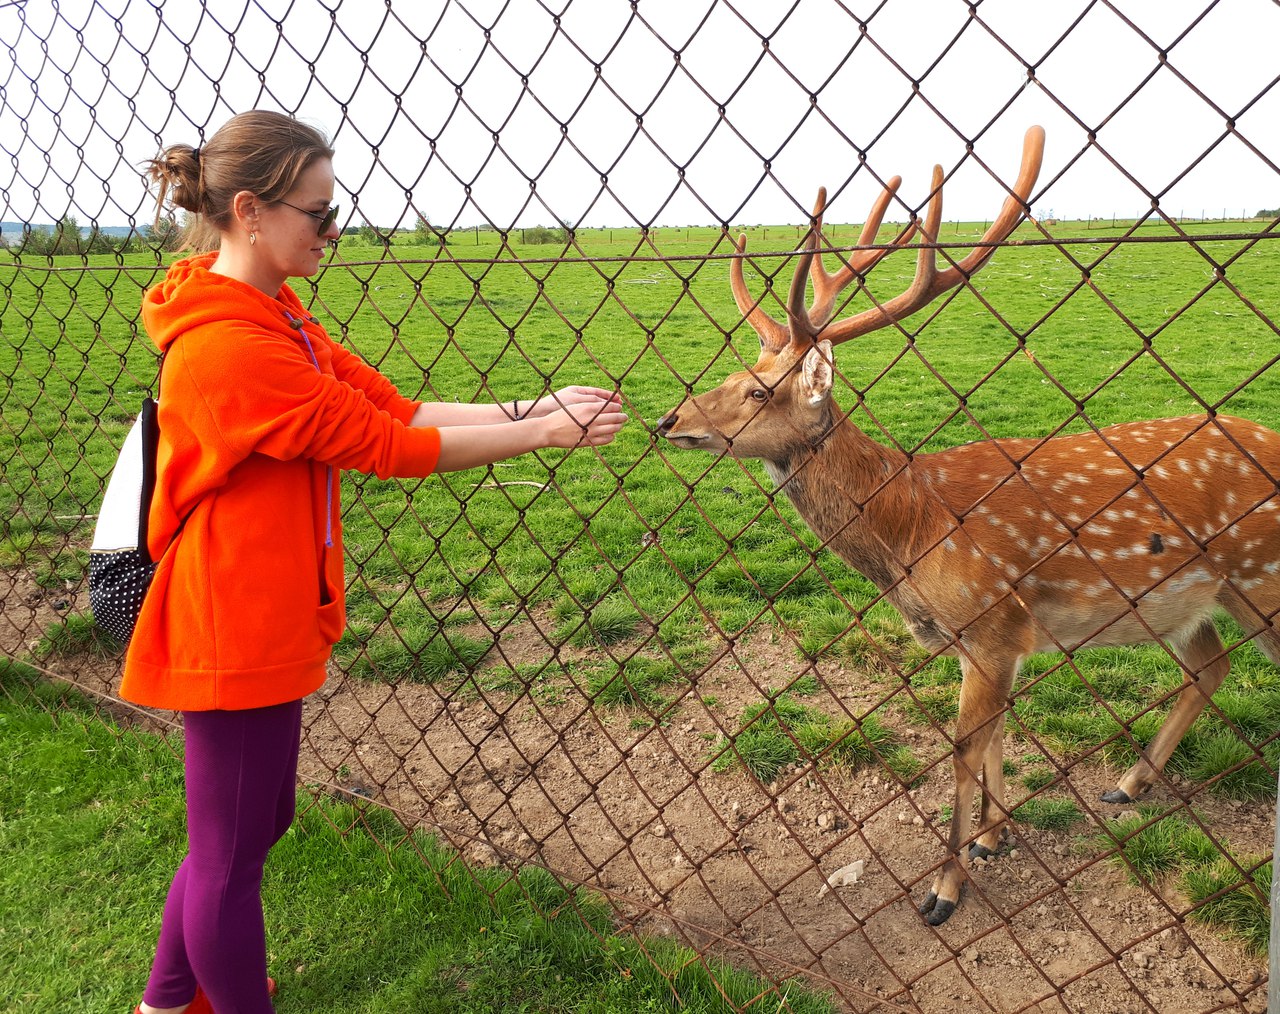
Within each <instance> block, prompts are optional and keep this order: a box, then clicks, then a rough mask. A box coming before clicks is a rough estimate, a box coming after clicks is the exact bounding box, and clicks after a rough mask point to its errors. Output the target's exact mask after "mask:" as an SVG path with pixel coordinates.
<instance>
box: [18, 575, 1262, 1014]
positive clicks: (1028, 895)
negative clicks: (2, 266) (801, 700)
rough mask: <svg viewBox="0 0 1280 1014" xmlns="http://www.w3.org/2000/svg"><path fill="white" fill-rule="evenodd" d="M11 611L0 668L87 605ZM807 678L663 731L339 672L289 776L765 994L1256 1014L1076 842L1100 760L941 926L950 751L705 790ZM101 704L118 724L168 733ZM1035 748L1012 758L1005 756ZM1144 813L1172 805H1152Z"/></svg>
mask: <svg viewBox="0 0 1280 1014" xmlns="http://www.w3.org/2000/svg"><path fill="white" fill-rule="evenodd" d="M0 591H2V592H3V593H4V609H3V614H2V617H0V621H2V623H0V626H2V629H0V649H2V650H3V651H4V652H5V653H6V654H8V655H13V656H21V655H23V654H25V653H26V652H27V651H28V650H29V649H30V647H31V645H32V643H33V641H34V639H36V638H37V637H38V636H39V635H40V633H42V632H43V631H44V630H45V629H46V627H47V626H48V624H49V623H51V622H53V621H54V620H55V619H56V618H57V617H58V616H59V615H65V614H67V613H68V612H72V611H75V610H77V609H81V608H85V607H86V606H87V602H83V601H79V600H80V599H81V598H87V596H86V595H84V594H83V593H82V592H80V590H79V589H70V588H69V589H63V590H59V591H57V592H54V593H50V592H48V591H46V590H42V589H41V588H39V587H38V586H37V585H36V584H35V583H34V582H33V581H31V580H30V579H29V578H28V577H26V576H25V575H22V574H14V573H11V572H0ZM536 622H537V617H534V618H531V620H530V621H527V622H525V623H522V624H520V625H517V626H515V627H513V628H512V629H511V630H510V631H509V633H508V634H506V635H504V637H503V638H502V640H501V643H500V645H499V646H498V648H497V649H495V651H496V654H494V655H491V656H490V657H491V658H492V659H494V660H495V661H497V660H498V658H499V656H503V657H505V660H506V661H507V662H508V663H512V664H514V663H519V662H527V661H532V660H536V659H539V658H542V657H544V656H545V655H546V652H547V648H546V645H545V642H544V641H543V639H542V638H541V636H540V635H539V634H538V631H537V628H536ZM574 652H575V653H577V652H578V650H577V649H575V650H574ZM568 657H569V653H562V658H564V659H566V660H567V659H568ZM45 668H46V669H49V670H50V671H53V672H56V673H57V674H58V675H60V676H62V677H63V678H65V679H68V680H70V681H72V682H74V683H76V684H78V685H79V686H81V687H83V688H84V689H86V690H88V691H90V692H92V693H94V694H97V695H107V697H108V698H109V696H110V694H111V692H112V689H113V686H114V682H115V680H116V677H117V675H118V663H117V662H114V661H107V662H101V661H99V662H94V661H93V660H90V659H88V658H87V657H85V656H84V655H77V656H73V657H69V658H60V659H53V660H50V661H49V662H46V663H45ZM804 671H805V668H804V664H803V663H802V662H801V661H800V660H798V659H797V657H796V655H795V652H794V651H793V649H792V648H791V647H790V645H789V644H786V643H780V644H779V643H770V639H769V637H768V636H767V635H760V636H756V637H754V638H751V639H747V640H744V641H740V642H739V643H738V644H736V645H735V646H733V650H732V651H731V652H727V653H726V654H725V655H724V657H722V658H721V659H720V660H719V661H718V662H717V663H716V664H714V665H712V666H710V667H709V668H708V669H707V670H706V671H705V672H704V673H703V674H701V675H700V676H699V677H698V678H697V679H696V681H695V685H691V686H689V687H687V688H685V689H684V690H683V691H682V692H681V696H680V697H679V698H678V700H677V701H676V703H675V705H674V706H673V707H672V708H671V710H670V711H669V712H668V713H666V714H665V715H664V716H663V718H662V721H661V722H660V723H658V724H653V723H652V722H641V721H635V719H637V718H639V717H640V716H639V715H638V713H636V712H632V711H626V710H625V709H615V708H595V709H593V708H591V707H590V706H589V705H588V703H587V701H586V698H585V695H584V693H583V692H581V691H580V690H578V689H577V688H575V687H574V686H573V685H572V684H571V683H569V682H568V680H567V677H566V678H562V677H557V680H556V682H557V690H556V692H555V693H548V692H546V690H545V688H544V687H529V688H525V689H523V690H517V691H514V692H502V693H495V694H489V695H479V694H477V693H476V692H475V691H474V689H471V690H469V691H467V692H459V693H456V694H454V695H453V696H450V695H449V690H448V687H447V686H446V685H445V684H437V685H421V684H409V683H404V684H399V685H386V684H373V683H368V682H362V681H357V680H353V679H350V678H348V677H347V676H345V675H344V674H342V673H341V672H338V671H337V670H336V669H331V672H330V678H329V680H328V681H327V682H326V684H325V686H324V687H323V688H322V689H321V690H320V691H319V692H318V693H316V694H315V695H313V696H312V697H311V698H310V699H309V700H308V701H307V704H306V711H305V718H304V729H305V731H304V735H303V753H302V764H301V774H300V777H301V778H302V780H303V781H304V782H306V783H308V784H310V785H312V786H316V787H319V788H321V789H323V790H325V791H332V792H335V793H338V794H347V793H351V794H355V795H362V796H369V797H372V798H374V799H376V800H377V801H379V802H381V803H385V804H387V805H390V806H392V807H394V808H395V809H396V810H397V811H398V812H399V813H400V814H401V815H402V817H403V818H406V819H407V820H408V821H409V822H411V823H415V822H416V823H419V824H421V825H423V826H426V827H429V828H431V829H433V830H435V831H437V832H438V833H440V834H441V835H442V836H443V837H445V838H446V839H448V841H450V842H451V843H452V844H453V845H454V846H455V847H457V848H458V849H460V850H461V851H462V853H463V854H464V855H465V856H466V857H467V859H468V860H469V861H470V862H473V863H477V864H494V863H502V864H505V865H508V866H512V867H515V866H519V865H520V864H522V863H529V862H532V863H538V864H541V865H544V866H545V867H547V868H548V869H550V870H552V871H553V872H555V873H557V874H558V875H560V876H561V877H563V878H564V879H566V880H568V881H573V882H579V883H583V884H587V885H589V886H591V887H593V888H595V889H597V890H599V891H602V892H603V893H604V894H605V895H606V896H607V897H608V898H609V899H610V900H611V901H612V903H613V905H614V907H615V910H616V911H617V913H618V921H619V924H620V925H621V926H622V927H624V928H627V929H631V930H634V931H635V932H637V933H639V934H642V935H649V936H671V937H675V938H677V939H679V940H681V941H682V942H684V943H687V944H689V945H691V946H694V947H697V948H699V949H702V950H705V951H708V952H709V953H711V954H713V955H715V956H717V957H721V958H725V959H727V960H730V961H732V962H733V963H734V964H736V965H738V966H739V967H743V968H749V969H752V970H755V971H759V972H763V973H764V974H766V975H769V976H772V977H777V978H782V977H785V976H787V975H788V974H796V973H799V974H802V975H803V977H804V978H806V979H807V980H808V981H809V982H810V983H811V984H813V985H815V986H817V987H819V988H824V989H826V990H829V991H830V992H831V994H832V995H833V997H834V998H835V999H836V1000H837V1001H838V1002H839V1003H841V1004H842V1005H843V1006H844V1007H845V1008H846V1009H848V1010H851V1011H859V1012H862V1011H867V1012H870V1011H877V1012H880V1011H893V1010H904V1011H919V1012H925V1014H933V1012H938V1014H950V1012H962V1011H963V1012H968V1011H1000V1012H1013V1011H1034V1012H1050V1011H1055V1012H1057V1011H1079V1012H1088V1014H1109V1012H1115V1014H1127V1012H1130V1011H1133V1012H1139V1011H1154V1012H1160V1014H1182V1012H1201V1011H1204V1012H1208V1011H1218V1010H1242V1011H1250V1012H1258V1011H1262V1010H1265V1008H1266V975H1267V970H1266V967H1265V962H1263V961H1259V960H1258V959H1255V958H1253V957H1251V956H1250V955H1248V954H1247V952H1246V951H1245V950H1244V948H1242V947H1241V946H1240V945H1239V944H1238V943H1236V942H1233V941H1231V940H1228V939H1226V938H1224V937H1223V936H1222V935H1221V933H1220V932H1218V931H1215V930H1212V929H1207V928H1205V927H1203V926H1200V925H1198V924H1195V923H1192V922H1189V921H1187V920H1186V919H1185V917H1183V916H1184V915H1185V912H1186V909H1187V908H1188V904H1187V902H1186V900H1185V899H1184V898H1182V897H1179V896H1178V894H1177V893H1176V891H1175V890H1174V888H1173V887H1172V886H1171V885H1157V887H1155V888H1151V889H1146V888H1138V887H1133V886H1130V884H1129V883H1128V881H1127V878H1126V876H1125V874H1124V873H1123V871H1122V870H1120V869H1119V868H1117V867H1116V866H1115V865H1114V864H1112V863H1108V862H1105V861H1103V860H1102V858H1101V853H1100V850H1099V849H1098V848H1097V847H1095V846H1093V845H1091V844H1089V842H1088V841H1087V840H1084V839H1086V838H1091V837H1092V835H1090V834H1088V832H1090V831H1093V830H1095V829H1096V825H1097V824H1099V823H1100V822H1101V820H1103V819H1105V818H1106V817H1111V816H1115V815H1117V813H1118V812H1120V811H1121V810H1122V809H1124V808H1122V807H1116V806H1107V805H1106V804H1102V803H1098V802H1096V800H1097V799H1098V796H1099V794H1100V793H1101V791H1103V790H1104V789H1106V788H1109V787H1111V786H1112V785H1113V784H1114V778H1115V772H1109V771H1107V770H1105V769H1104V768H1103V767H1101V766H1099V765H1094V764H1077V765H1075V766H1073V767H1072V768H1071V770H1070V776H1069V783H1068V791H1069V792H1070V793H1071V794H1072V795H1073V796H1074V798H1075V802H1076V805H1077V806H1079V807H1080V809H1081V810H1082V811H1083V812H1084V813H1085V814H1086V817H1087V818H1088V820H1089V821H1090V822H1091V823H1092V824H1093V825H1094V826H1093V827H1087V826H1084V825H1077V826H1076V827H1074V828H1072V829H1071V830H1070V831H1068V832H1049V831H1039V830H1035V829H1033V828H1030V827H1028V826H1026V825H1024V824H1015V825H1014V826H1013V829H1012V831H1011V834H1010V835H1009V837H1008V839H1007V841H1006V845H1005V847H1004V848H1002V850H1001V852H1000V854H999V855H998V856H997V857H996V858H995V859H994V860H992V861H990V862H988V863H985V864H978V865H977V867H976V868H975V869H974V872H973V875H972V878H971V882H970V884H969V885H968V886H967V888H966V892H965V895H964V900H963V903H962V904H961V906H960V908H959V909H958V910H957V911H956V913H955V915H953V916H952V917H951V919H950V920H949V921H948V922H946V923H945V924H944V925H942V926H940V927H937V928H932V927H929V926H928V925H926V924H925V923H924V921H923V920H922V919H921V918H920V916H919V915H918V914H917V913H916V910H915V905H916V903H917V902H918V901H919V900H920V899H922V898H923V896H924V895H925V893H926V892H927V890H928V884H929V882H930V880H931V878H932V873H933V870H934V869H935V868H936V866H937V865H938V863H939V862H940V861H941V859H942V857H943V850H942V842H943V840H944V839H945V835H946V833H947V827H946V825H945V823H944V822H943V821H942V819H941V814H943V813H944V807H948V806H949V805H950V802H951V798H950V796H951V788H950V786H951V776H950V767H949V762H948V761H947V760H946V757H945V747H946V744H945V741H943V740H942V739H941V737H940V736H939V735H938V734H937V732H935V731H934V730H932V729H927V728H925V729H916V728H912V727H911V726H909V725H902V724H901V723H898V724H896V725H895V731H896V732H898V733H899V735H900V736H902V737H903V739H904V740H905V741H906V743H907V744H908V745H909V746H910V747H911V748H912V750H913V751H914V752H915V753H916V754H917V756H919V757H921V758H922V759H925V760H926V762H927V763H931V764H932V763H933V762H934V761H940V763H939V764H938V765H937V766H936V767H934V768H932V769H931V770H930V772H929V773H928V775H927V777H926V778H924V779H923V781H922V782H921V783H919V784H918V786H917V787H915V788H913V789H911V790H910V791H907V790H904V788H903V787H902V785H901V784H900V783H899V782H897V781H896V779H894V778H893V777H892V776H890V775H889V774H888V773H887V771H886V770H885V769H883V768H863V769H860V770H858V771H854V772H849V771H829V770H815V769H814V768H813V767H811V766H810V767H805V768H802V769H800V770H793V771H789V772H788V773H786V774H785V775H783V776H781V777H780V778H779V779H778V780H777V781H776V782H775V783H773V784H770V785H762V784H760V783H759V782H757V781H755V780H754V779H752V778H750V777H749V776H747V775H745V774H743V773H742V772H741V771H740V770H739V771H734V772H729V773H717V772H714V771H713V770H712V769H711V766H710V754H711V749H710V748H711V746H712V744H713V743H714V742H715V741H716V740H718V739H719V738H720V736H721V735H723V734H724V733H725V732H727V731H731V730H732V729H733V726H734V723H735V722H736V720H737V718H738V716H739V715H740V714H741V712H742V710H743V708H744V707H745V706H747V705H748V704H750V703H754V702H756V701H758V700H759V697H760V687H763V686H773V687H782V686H785V685H786V684H787V683H788V682H790V681H791V680H792V679H794V678H795V677H797V676H799V675H801V674H803V672H804ZM818 674H819V676H820V678H821V681H822V683H823V685H824V687H825V691H824V692H823V693H819V694H817V695H815V696H813V697H811V698H807V699H806V703H809V704H811V705H813V706H815V707H819V708H822V709H823V710H826V711H828V712H830V713H832V714H839V713H840V709H841V707H842V706H843V707H844V708H847V709H849V710H850V711H851V712H853V713H855V714H857V713H860V712H861V711H863V710H865V709H866V708H867V707H869V706H870V705H871V704H873V703H874V702H875V701H876V700H877V699H878V696H877V695H883V694H884V692H885V691H884V687H883V685H876V684H874V683H872V682H871V681H869V680H868V679H867V678H866V676H865V675H862V674H860V673H857V672H855V671H852V670H849V669H846V668H843V667H841V666H839V665H834V664H826V663H823V664H822V665H821V666H820V668H819V670H818ZM561 684H562V685H561ZM106 706H107V708H108V710H110V711H111V712H112V713H113V714H115V715H117V716H118V717H122V718H124V719H126V720H128V721H143V722H151V723H155V722H157V721H165V720H168V719H170V718H172V716H165V715H162V716H155V717H154V718H151V719H148V718H146V717H145V716H141V715H140V714H139V713H138V712H137V711H135V710H134V709H131V708H129V707H128V706H127V705H123V704H119V703H115V704H112V703H110V702H109V701H108V703H107V704H106ZM1032 749H1034V748H1033V747H1031V746H1029V745H1027V744H1023V743H1019V742H1017V741H1013V742H1009V743H1008V744H1007V746H1006V756H1008V757H1017V756H1019V755H1020V754H1022V753H1024V752H1027V751H1029V750H1032ZM1016 784H1017V783H1016V780H1011V782H1010V788H1011V791H1013V790H1014V788H1015V787H1016ZM1150 800H1151V801H1153V802H1157V803H1166V804H1169V805H1173V804H1175V803H1176V802H1177V800H1176V797H1175V796H1174V795H1173V794H1172V790H1170V789H1169V788H1168V787H1160V786H1157V788H1156V789H1155V790H1153V792H1152V793H1151V796H1150ZM1144 801H1145V800H1144ZM1195 806H1196V811H1197V813H1200V814H1201V815H1202V816H1203V819H1204V826H1205V828H1206V829H1207V830H1208V831H1209V832H1210V833H1212V834H1213V835H1214V836H1215V837H1216V838H1219V839H1220V840H1222V841H1224V842H1226V843H1229V844H1230V845H1231V847H1232V848H1233V850H1234V851H1235V853H1236V854H1238V855H1257V854H1269V853H1270V851H1271V847H1272V835H1273V827H1274V825H1273V814H1272V808H1271V806H1270V804H1267V803H1260V804H1248V805H1243V804H1240V803H1236V802H1232V801H1229V800H1223V799H1219V798H1217V797H1214V796H1212V795H1210V794H1206V793H1201V794H1198V795H1197V796H1196V798H1195ZM858 860H862V861H863V863H864V867H863V870H862V873H861V876H860V877H859V879H858V880H857V882H856V883H852V884H849V885H846V886H839V887H834V888H830V889H827V890H825V891H824V888H825V887H826V886H827V884H826V878H827V877H829V876H831V875H832V874H834V873H835V872H836V871H838V870H841V869H843V868H845V867H847V866H848V865H850V864H852V863H854V862H855V861H858ZM772 1003H774V1004H776V998H775V1000H774V1001H772ZM768 1009H770V1010H772V1009H774V1008H773V1006H772V1005H770V1006H769V1007H768ZM784 1009H785V1008H784Z"/></svg>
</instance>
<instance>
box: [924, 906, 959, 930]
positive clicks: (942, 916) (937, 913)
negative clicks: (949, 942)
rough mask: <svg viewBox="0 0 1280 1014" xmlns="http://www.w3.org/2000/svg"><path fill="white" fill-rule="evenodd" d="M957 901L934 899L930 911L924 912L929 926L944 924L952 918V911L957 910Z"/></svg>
mask: <svg viewBox="0 0 1280 1014" xmlns="http://www.w3.org/2000/svg"><path fill="white" fill-rule="evenodd" d="M955 910H956V903H955V901H937V900H936V901H934V905H933V908H932V909H931V910H929V912H927V913H924V921H925V922H927V923H928V924H929V926H942V923H945V922H946V921H947V919H950V918H951V913H952V912H955Z"/></svg>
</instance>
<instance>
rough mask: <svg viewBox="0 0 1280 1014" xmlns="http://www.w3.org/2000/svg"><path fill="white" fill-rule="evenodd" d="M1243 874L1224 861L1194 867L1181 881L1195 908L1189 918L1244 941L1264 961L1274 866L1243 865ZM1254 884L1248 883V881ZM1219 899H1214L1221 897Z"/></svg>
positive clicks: (1256, 863)
mask: <svg viewBox="0 0 1280 1014" xmlns="http://www.w3.org/2000/svg"><path fill="white" fill-rule="evenodd" d="M1240 868H1241V869H1244V870H1250V869H1252V870H1253V873H1252V874H1246V875H1245V880H1242V879H1241V874H1240V870H1239V869H1237V868H1236V866H1234V865H1233V864H1232V863H1230V862H1228V861H1227V860H1225V859H1221V858H1220V859H1218V860H1217V861H1216V862H1213V863H1210V864H1208V865H1204V866H1197V867H1194V868H1192V869H1190V870H1188V871H1187V872H1186V874H1185V875H1184V876H1183V878H1182V890H1183V892H1184V893H1185V894H1186V895H1187V898H1188V899H1189V900H1190V901H1191V903H1192V904H1193V905H1194V906H1195V908H1193V909H1192V911H1191V913H1190V915H1189V918H1191V919H1192V920H1194V921H1195V922H1199V923H1204V924H1205V925H1207V926H1213V927H1216V928H1218V929H1220V930H1224V931H1225V932H1226V933H1228V934H1229V935H1230V936H1233V937H1236V938H1237V939H1239V940H1241V941H1242V942H1243V943H1244V945H1245V947H1247V948H1248V950H1249V951H1250V953H1252V954H1253V955H1254V956H1255V957H1259V958H1261V957H1265V956H1266V953H1267V947H1268V945H1269V943H1270V941H1271V908H1270V905H1269V904H1268V902H1267V899H1269V898H1270V897H1271V875H1272V873H1271V863H1270V862H1262V861H1261V860H1258V859H1252V860H1249V861H1245V862H1241V863H1240ZM1246 880H1247V881H1251V884H1250V883H1247V882H1245V881H1246ZM1220 892H1225V893H1221V894H1220V896H1219V897H1214V895H1218V894H1219V893H1220Z"/></svg>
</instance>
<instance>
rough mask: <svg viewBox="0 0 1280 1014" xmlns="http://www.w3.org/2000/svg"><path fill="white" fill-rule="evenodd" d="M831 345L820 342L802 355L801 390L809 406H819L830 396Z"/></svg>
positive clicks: (827, 342) (826, 342)
mask: <svg viewBox="0 0 1280 1014" xmlns="http://www.w3.org/2000/svg"><path fill="white" fill-rule="evenodd" d="M832 362H833V358H832V354H831V343H830V342H829V341H820V342H818V344H816V345H815V346H814V347H813V348H811V349H810V350H809V351H808V352H806V353H805V355H804V368H803V372H802V373H801V377H800V385H801V390H803V392H804V396H805V397H806V398H807V399H808V400H809V404H810V405H820V404H822V402H824V401H826V400H827V398H829V397H830V396H831V376H832V368H831V367H832Z"/></svg>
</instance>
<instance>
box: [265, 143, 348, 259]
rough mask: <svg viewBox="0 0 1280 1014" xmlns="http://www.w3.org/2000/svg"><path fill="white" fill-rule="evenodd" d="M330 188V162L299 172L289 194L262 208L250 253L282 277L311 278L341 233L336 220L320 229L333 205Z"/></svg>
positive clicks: (331, 186)
mask: <svg viewBox="0 0 1280 1014" xmlns="http://www.w3.org/2000/svg"><path fill="white" fill-rule="evenodd" d="M333 186H334V177H333V162H332V161H330V160H329V159H327V158H322V159H317V160H316V161H314V162H312V163H311V165H309V166H308V167H307V168H306V169H305V170H303V172H302V174H301V175H300V176H299V177H298V181H297V183H296V184H295V185H294V188H293V189H292V190H290V191H289V193H287V194H285V196H284V197H283V198H281V199H280V200H279V201H277V202H275V203H271V204H263V205H262V209H261V212H260V217H259V228H258V238H257V242H256V243H255V244H254V246H255V248H256V249H255V251H254V252H255V253H256V254H258V256H259V257H263V258H266V259H267V261H268V262H269V263H270V265H271V267H272V268H273V269H274V270H275V271H276V272H278V273H280V274H282V275H283V276H284V277H286V278H300V277H308V276H310V275H314V274H315V273H316V272H317V271H318V270H319V269H320V261H321V260H322V259H323V258H324V254H325V248H326V247H327V246H328V244H329V243H330V242H331V241H333V240H336V239H337V238H338V236H339V235H340V234H341V230H340V229H339V227H338V223H337V222H336V221H332V222H330V223H329V224H328V225H327V226H326V227H325V228H324V230H323V231H321V230H320V226H321V224H322V220H323V219H324V217H325V216H326V214H328V211H329V206H330V205H331V204H332V203H333Z"/></svg>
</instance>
